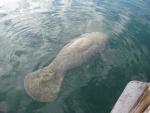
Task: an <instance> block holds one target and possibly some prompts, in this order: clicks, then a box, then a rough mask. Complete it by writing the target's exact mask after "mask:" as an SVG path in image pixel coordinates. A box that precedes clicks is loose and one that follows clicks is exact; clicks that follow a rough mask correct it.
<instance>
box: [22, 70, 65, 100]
mask: <svg viewBox="0 0 150 113" xmlns="http://www.w3.org/2000/svg"><path fill="white" fill-rule="evenodd" d="M62 79H63V76H62V75H60V73H59V72H57V71H49V69H48V68H43V69H41V70H38V71H36V72H32V73H30V74H28V75H27V76H26V77H25V79H24V87H25V90H26V92H27V93H28V94H29V95H30V96H31V97H32V98H34V99H35V100H38V101H40V102H49V101H52V100H54V99H56V97H57V95H58V92H59V90H60V86H61V83H62Z"/></svg>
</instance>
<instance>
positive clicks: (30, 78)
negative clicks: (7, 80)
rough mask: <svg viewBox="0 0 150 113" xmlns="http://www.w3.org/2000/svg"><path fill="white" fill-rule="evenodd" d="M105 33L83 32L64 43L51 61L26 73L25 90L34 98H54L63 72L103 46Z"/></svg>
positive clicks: (77, 64) (88, 57)
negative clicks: (41, 67)
mask: <svg viewBox="0 0 150 113" xmlns="http://www.w3.org/2000/svg"><path fill="white" fill-rule="evenodd" d="M107 39H108V36H107V34H104V33H99V32H93V33H87V34H83V35H81V36H79V37H77V38H75V39H73V40H72V41H70V42H69V43H68V44H67V45H65V46H64V47H63V48H62V49H61V51H60V52H59V53H58V55H57V56H56V58H55V59H54V60H53V61H52V63H51V64H50V65H49V66H47V67H45V68H43V69H40V70H38V71H35V72H32V73H30V74H28V75H27V76H26V77H25V79H24V87H25V90H26V92H27V93H28V94H29V95H30V96H31V97H32V98H34V99H35V100H38V101H41V102H48V101H52V100H54V99H55V98H56V97H57V95H58V92H59V90H60V86H61V83H62V81H63V78H64V75H65V73H66V72H67V71H68V70H70V69H72V68H75V67H77V66H80V65H81V64H83V63H85V62H87V61H88V60H89V59H90V58H91V57H93V56H94V55H95V54H96V53H100V52H102V51H103V50H104V48H105V43H106V41H107Z"/></svg>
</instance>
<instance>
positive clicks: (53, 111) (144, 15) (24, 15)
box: [0, 0, 150, 113]
mask: <svg viewBox="0 0 150 113" xmlns="http://www.w3.org/2000/svg"><path fill="white" fill-rule="evenodd" d="M149 12H150V1H149V0H115V1H113V0H86V2H85V1H84V0H1V1H0V113H109V112H110V111H111V109H112V107H113V106H114V104H115V102H116V101H117V99H118V97H119V96H120V94H121V92H122V91H123V89H124V87H125V86H126V84H127V83H128V82H129V81H131V80H140V81H147V82H150V13H149ZM88 32H105V33H108V34H109V37H110V38H109V41H108V43H107V46H106V49H105V51H104V52H103V53H102V54H98V55H97V56H96V57H95V58H93V59H92V60H91V61H89V62H87V63H86V64H84V65H82V66H80V67H78V68H76V69H73V70H71V71H69V73H67V75H66V76H65V79H64V81H63V84H62V87H61V91H60V92H59V95H58V98H57V99H56V100H54V101H52V102H48V103H41V102H38V101H35V100H33V99H32V98H31V97H30V96H29V95H28V94H27V93H26V92H25V90H24V87H23V81H24V78H25V76H26V75H27V74H28V73H30V72H32V71H35V70H38V69H41V68H43V67H45V66H47V65H49V64H50V63H51V62H52V60H53V59H54V58H55V56H56V55H57V53H58V52H59V51H60V49H61V48H62V47H63V46H64V45H65V44H66V43H67V42H69V41H70V40H72V39H74V38H75V37H77V36H79V35H81V34H84V33H88Z"/></svg>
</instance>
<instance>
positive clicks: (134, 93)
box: [111, 81, 150, 113]
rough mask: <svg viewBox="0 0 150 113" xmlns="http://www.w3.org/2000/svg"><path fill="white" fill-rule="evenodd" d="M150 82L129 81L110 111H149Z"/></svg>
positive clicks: (141, 112)
mask: <svg viewBox="0 0 150 113" xmlns="http://www.w3.org/2000/svg"><path fill="white" fill-rule="evenodd" d="M149 105H150V84H149V83H146V82H140V81H131V82H129V83H128V84H127V86H126V88H125V89H124V91H123V92H122V94H121V96H120V97H119V99H118V101H117V102H116V104H115V106H114V108H113V110H112V111H111V113H143V112H144V113H150V109H149V107H148V106H149Z"/></svg>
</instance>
